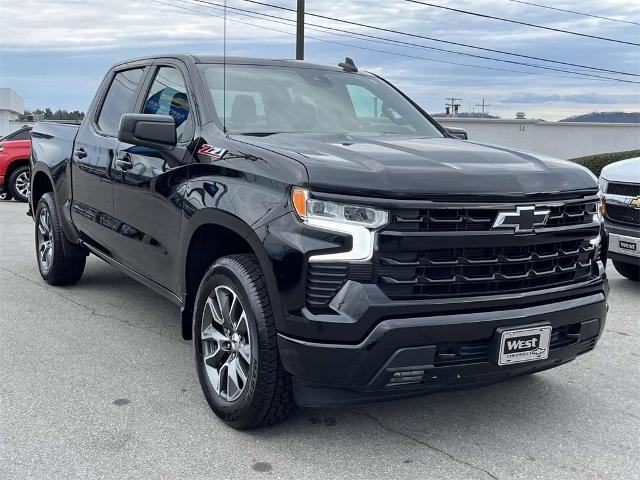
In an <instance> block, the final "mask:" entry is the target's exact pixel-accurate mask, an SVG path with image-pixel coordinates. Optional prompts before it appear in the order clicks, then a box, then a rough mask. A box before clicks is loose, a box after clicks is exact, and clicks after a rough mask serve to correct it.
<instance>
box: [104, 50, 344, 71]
mask: <svg viewBox="0 0 640 480" xmlns="http://www.w3.org/2000/svg"><path fill="white" fill-rule="evenodd" d="M158 58H176V59H179V60H182V61H184V62H192V63H225V62H226V63H227V65H266V66H273V67H283V66H295V67H301V68H316V69H322V70H331V71H336V72H343V71H344V70H343V69H342V68H340V67H338V66H337V65H336V66H333V65H323V64H317V63H311V62H305V61H302V60H292V59H272V58H257V57H237V56H230V55H227V56H226V58H225V57H224V56H222V55H209V54H189V53H178V54H176V53H169V54H164V55H162V54H160V55H157V54H156V55H148V56H144V57H137V58H130V59H127V60H123V61H122V62H118V63H116V64H115V65H114V66H118V65H124V64H127V63H131V62H138V61H141V60H155V59H158ZM338 61H340V60H338Z"/></svg>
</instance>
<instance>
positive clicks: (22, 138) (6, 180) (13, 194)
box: [0, 127, 31, 202]
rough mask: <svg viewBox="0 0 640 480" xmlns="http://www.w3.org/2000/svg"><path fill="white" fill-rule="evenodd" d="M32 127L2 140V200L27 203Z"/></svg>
mask: <svg viewBox="0 0 640 480" xmlns="http://www.w3.org/2000/svg"><path fill="white" fill-rule="evenodd" d="M30 154H31V127H22V128H21V129H19V130H16V131H15V132H12V133H9V134H7V135H5V136H4V137H2V138H0V199H2V200H9V199H11V198H15V199H16V200H18V201H19V202H26V201H27V200H28V196H29V188H30V183H29V181H30V177H31V174H30V170H29V155H30Z"/></svg>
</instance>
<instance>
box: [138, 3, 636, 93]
mask: <svg viewBox="0 0 640 480" xmlns="http://www.w3.org/2000/svg"><path fill="white" fill-rule="evenodd" d="M151 1H153V2H155V3H160V4H162V5H167V6H171V7H175V8H180V9H183V10H187V11H190V12H193V13H198V14H200V15H208V16H211V17H216V18H224V17H223V16H221V15H214V14H211V13H205V12H202V11H200V10H193V9H190V8H186V7H181V6H179V5H175V4H171V3H165V2H162V1H159V0H151ZM177 1H180V2H183V3H186V4H187V5H193V6H198V7H204V6H203V5H199V4H196V3H192V2H189V1H187V0H177ZM194 1H196V2H204V3H210V2H205V1H204V0H194ZM205 8H217V9H219V10H222V9H224V5H222V4H211V5H207V6H206V7H205ZM226 8H228V9H233V8H234V7H226ZM240 10H242V9H240ZM243 12H252V13H238V12H234V14H236V15H243V16H247V17H251V18H256V19H259V20H264V19H263V18H260V17H259V15H263V16H267V17H271V15H268V14H262V13H258V12H253V11H250V10H243ZM234 21H235V22H236V23H240V24H243V25H250V26H254V27H257V28H262V29H265V30H270V31H274V32H278V33H284V34H287V35H295V33H292V32H288V31H283V30H279V29H275V28H271V27H265V26H263V25H257V24H255V23H250V22H243V21H240V20H237V19H235V20H234ZM268 21H270V22H272V23H280V24H283V25H286V26H293V25H291V24H290V23H285V22H292V23H295V20H289V19H285V18H278V19H277V20H273V19H270V20H268ZM323 28H324V27H323ZM327 28H328V27H327ZM310 29H312V30H317V31H320V30H319V29H317V28H310ZM332 35H341V34H339V33H332ZM341 36H345V37H348V38H355V39H358V40H362V39H361V38H358V37H353V36H349V35H344V34H343V35H341ZM307 38H310V39H313V40H317V41H320V42H325V43H332V44H336V45H342V46H346V47H350V48H357V49H360V50H367V51H371V52H377V53H383V54H386V55H394V56H399V57H404V58H413V59H418V60H425V61H429V62H436V63H444V64H449V65H457V66H463V67H470V68H480V69H483V70H494V71H500V72H509V73H517V74H525V75H541V76H550V77H556V78H569V79H573V78H576V77H568V76H564V75H554V74H542V73H538V72H528V71H521V70H510V69H505V68H496V67H486V66H482V65H475V64H468V63H461V62H453V61H447V60H438V59H433V58H428V57H421V56H418V55H409V54H403V53H398V52H390V51H388V50H379V49H374V48H369V47H363V46H359V45H353V44H350V43H344V42H337V41H335V40H327V39H323V38H319V37H314V36H310V35H307ZM364 40H367V41H372V42H376V43H382V44H385V45H389V43H388V42H386V41H376V40H368V39H364ZM390 41H391V40H390ZM393 42H395V40H393ZM427 48H429V47H427ZM525 65H526V64H525ZM539 68H544V69H547V70H557V71H559V72H563V73H569V74H572V75H580V76H585V79H586V80H599V81H616V82H624V83H640V82H634V81H630V80H622V79H617V78H612V77H605V76H601V75H593V74H588V73H583V72H574V71H571V70H569V71H565V70H561V69H555V68H552V67H539ZM592 77H594V78H592Z"/></svg>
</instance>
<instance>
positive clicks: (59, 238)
mask: <svg viewBox="0 0 640 480" xmlns="http://www.w3.org/2000/svg"><path fill="white" fill-rule="evenodd" d="M43 212H44V213H43ZM43 215H44V216H45V217H46V215H48V217H49V228H48V233H47V234H46V235H45V234H43V230H44V229H43V230H41V227H42V225H43V223H44V222H45V220H44V217H43ZM34 219H35V226H36V228H35V239H36V259H37V261H38V268H39V270H40V275H41V276H42V278H43V279H44V280H45V281H46V282H47V283H48V284H50V285H71V284H74V283H76V282H77V281H78V280H80V277H82V272H84V266H85V263H86V260H87V259H86V257H84V256H74V257H69V256H68V255H65V253H64V248H63V245H62V242H63V241H64V239H63V233H62V230H61V227H60V219H59V216H58V211H57V209H56V203H55V200H54V196H53V193H51V192H48V193H45V194H44V195H43V196H42V198H41V199H40V201H39V202H38V206H37V207H36V213H35V217H34ZM43 239H44V240H46V241H49V240H50V241H51V246H52V249H51V256H50V257H49V260H48V261H47V262H44V261H43V255H42V251H41V248H42V244H43Z"/></svg>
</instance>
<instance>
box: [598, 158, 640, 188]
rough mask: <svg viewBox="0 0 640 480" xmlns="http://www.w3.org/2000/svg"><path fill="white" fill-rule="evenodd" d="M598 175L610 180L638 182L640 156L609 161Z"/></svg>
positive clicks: (639, 180)
mask: <svg viewBox="0 0 640 480" xmlns="http://www.w3.org/2000/svg"><path fill="white" fill-rule="evenodd" d="M600 176H601V177H602V178H604V179H605V180H608V181H610V182H612V181H613V182H628V183H640V157H635V158H629V159H627V160H621V161H619V162H615V163H611V164H609V165H607V166H606V167H604V168H603V169H602V172H601V173H600Z"/></svg>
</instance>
